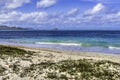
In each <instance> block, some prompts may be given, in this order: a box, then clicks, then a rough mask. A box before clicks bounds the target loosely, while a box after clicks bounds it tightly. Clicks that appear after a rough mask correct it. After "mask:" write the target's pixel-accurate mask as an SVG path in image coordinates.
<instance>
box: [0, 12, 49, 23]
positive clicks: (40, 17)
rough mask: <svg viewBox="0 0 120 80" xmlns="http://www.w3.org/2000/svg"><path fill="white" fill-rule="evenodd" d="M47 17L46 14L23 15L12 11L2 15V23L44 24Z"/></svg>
mask: <svg viewBox="0 0 120 80" xmlns="http://www.w3.org/2000/svg"><path fill="white" fill-rule="evenodd" d="M46 17H47V13H45V12H31V13H22V12H16V11H12V12H9V13H1V14H0V23H9V22H13V23H21V24H22V23H24V24H43V23H44V21H45V19H46Z"/></svg>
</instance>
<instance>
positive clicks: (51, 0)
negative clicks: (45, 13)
mask: <svg viewBox="0 0 120 80" xmlns="http://www.w3.org/2000/svg"><path fill="white" fill-rule="evenodd" d="M56 2H57V0H40V1H38V2H37V7H38V8H47V7H50V6H53V5H54V4H55V3H56Z"/></svg>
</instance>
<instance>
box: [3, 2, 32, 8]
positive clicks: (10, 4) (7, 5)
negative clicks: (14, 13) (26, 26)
mask: <svg viewBox="0 0 120 80" xmlns="http://www.w3.org/2000/svg"><path fill="white" fill-rule="evenodd" d="M26 3H30V0H6V2H5V8H7V9H15V8H18V7H21V6H22V5H23V4H26Z"/></svg>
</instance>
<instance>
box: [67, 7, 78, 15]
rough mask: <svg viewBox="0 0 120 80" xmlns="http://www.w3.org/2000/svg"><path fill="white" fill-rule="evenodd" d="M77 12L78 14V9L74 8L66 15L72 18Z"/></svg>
mask: <svg viewBox="0 0 120 80" xmlns="http://www.w3.org/2000/svg"><path fill="white" fill-rule="evenodd" d="M78 12H79V9H78V8H74V9H72V10H70V11H69V12H68V13H67V15H69V16H74V15H76V14H77V13H78Z"/></svg>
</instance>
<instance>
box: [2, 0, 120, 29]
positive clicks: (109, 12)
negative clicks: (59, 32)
mask: <svg viewBox="0 0 120 80" xmlns="http://www.w3.org/2000/svg"><path fill="white" fill-rule="evenodd" d="M0 24H1V25H8V26H17V27H25V28H34V29H53V28H59V29H69V30H70V29H71V30H73V29H77V30H78V29H79V30H118V29H119V30H120V0H0Z"/></svg>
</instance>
